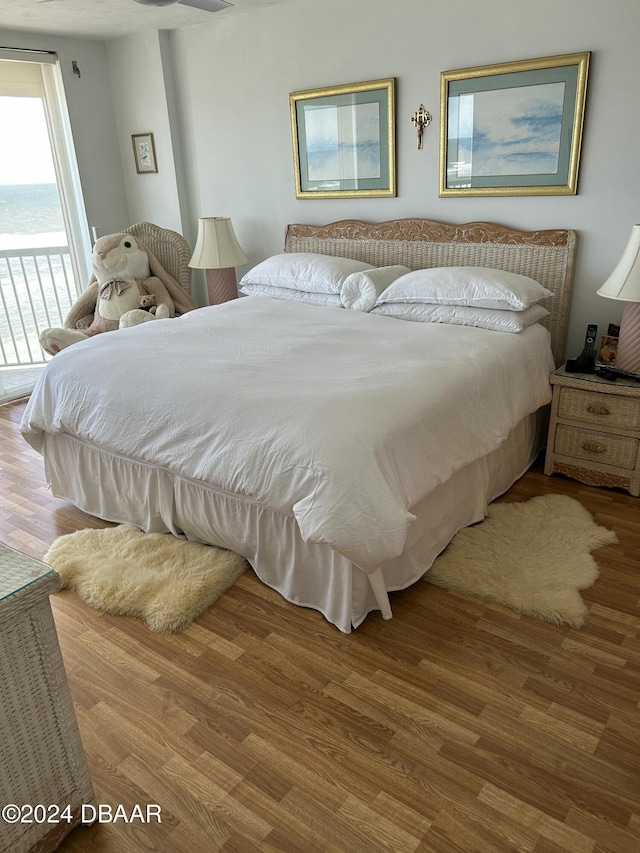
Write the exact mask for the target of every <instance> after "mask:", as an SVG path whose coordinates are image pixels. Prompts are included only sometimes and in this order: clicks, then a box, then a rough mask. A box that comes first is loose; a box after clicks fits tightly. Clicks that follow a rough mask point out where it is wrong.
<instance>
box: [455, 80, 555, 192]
mask: <svg viewBox="0 0 640 853" xmlns="http://www.w3.org/2000/svg"><path fill="white" fill-rule="evenodd" d="M564 97H565V83H563V82H558V83H545V84H539V85H532V86H520V87H515V88H508V89H492V90H488V91H481V92H473V93H470V94H465V95H459V96H458V97H457V98H455V99H451V100H452V101H453V100H455V101H456V103H455V104H452V103H451V102H450V105H449V140H450V144H451V143H453V146H454V148H457V153H456V156H455V158H454V161H455V162H454V163H453V166H454V170H453V174H452V175H451V176H450V177H451V178H453V179H456V178H464V177H469V176H470V175H473V176H474V177H488V176H491V177H493V176H496V177H504V176H510V175H513V176H516V175H555V174H557V172H558V165H559V157H560V138H561V131H562V114H563V106H564Z"/></svg>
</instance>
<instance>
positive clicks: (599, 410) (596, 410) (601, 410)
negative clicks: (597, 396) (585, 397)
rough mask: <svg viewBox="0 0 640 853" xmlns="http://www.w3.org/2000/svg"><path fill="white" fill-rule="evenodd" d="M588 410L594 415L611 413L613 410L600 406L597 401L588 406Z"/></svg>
mask: <svg viewBox="0 0 640 853" xmlns="http://www.w3.org/2000/svg"><path fill="white" fill-rule="evenodd" d="M587 411H588V412H590V413H591V414H592V415H610V414H611V412H610V411H609V409H607V407H606V406H599V405H598V404H597V403H591V405H590V406H587Z"/></svg>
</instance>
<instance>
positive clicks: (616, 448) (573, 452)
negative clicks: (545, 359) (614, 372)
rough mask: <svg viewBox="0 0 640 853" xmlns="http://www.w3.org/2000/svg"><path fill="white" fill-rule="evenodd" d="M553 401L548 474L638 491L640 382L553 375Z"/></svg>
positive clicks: (585, 375) (545, 471) (562, 369)
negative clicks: (562, 475) (563, 475)
mask: <svg viewBox="0 0 640 853" xmlns="http://www.w3.org/2000/svg"><path fill="white" fill-rule="evenodd" d="M551 384H552V385H553V402H552V404H551V419H550V422H549V438H548V441H547V454H546V459H545V465H544V473H545V474H553V473H556V472H557V473H559V474H565V475H566V476H567V477H572V478H573V479H574V480H579V481H580V482H581V483H587V485H590V486H617V487H618V488H621V489H626V490H627V491H628V492H630V493H631V494H632V495H634V496H635V497H638V496H639V495H640V382H635V381H633V380H630V379H622V378H620V379H617V380H615V381H609V380H607V379H603V378H602V377H600V376H597V375H595V374H585V373H566V371H565V369H564V367H561V368H560V369H559V370H557V371H556V372H555V373H554V374H553V376H552V377H551Z"/></svg>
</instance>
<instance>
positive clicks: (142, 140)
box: [131, 133, 158, 175]
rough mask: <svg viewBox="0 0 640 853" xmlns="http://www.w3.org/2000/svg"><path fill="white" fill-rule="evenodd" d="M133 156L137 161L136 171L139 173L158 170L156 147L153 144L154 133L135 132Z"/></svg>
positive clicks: (133, 135) (132, 138)
mask: <svg viewBox="0 0 640 853" xmlns="http://www.w3.org/2000/svg"><path fill="white" fill-rule="evenodd" d="M131 142H132V143H133V158H134V160H135V161H136V172H137V173H138V174H139V175H142V174H145V173H147V172H157V171H158V165H157V163H156V147H155V145H154V144H153V133H133V134H132V135H131Z"/></svg>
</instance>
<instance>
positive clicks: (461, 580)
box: [425, 495, 618, 628]
mask: <svg viewBox="0 0 640 853" xmlns="http://www.w3.org/2000/svg"><path fill="white" fill-rule="evenodd" d="M617 541H618V538H617V536H616V534H615V533H614V532H613V531H612V530H608V529H607V528H606V527H600V526H599V525H597V524H596V523H595V522H594V520H593V518H592V517H591V515H590V514H589V512H588V511H587V510H586V509H585V508H584V507H583V506H582V504H581V503H580V502H579V501H577V500H574V499H573V498H570V497H568V496H567V495H542V496H540V497H536V498H532V499H531V500H529V501H525V502H523V503H497V504H492V505H491V506H490V507H489V511H488V513H487V517H486V518H485V520H484V521H482V522H480V523H479V524H476V525H474V526H473V527H467V528H464V529H463V530H461V531H460V532H459V533H457V534H456V536H455V537H454V538H453V540H452V541H451V543H450V544H449V546H448V547H447V548H446V549H445V551H443V552H442V554H441V555H440V556H439V557H438V558H437V560H436V561H435V563H434V564H433V566H432V567H431V568H430V569H429V571H428V572H427V574H426V575H425V579H426V580H428V581H430V582H431V583H434V584H437V585H438V586H443V587H446V588H447V589H452V590H456V591H457V592H462V593H465V594H468V595H475V596H478V597H479V598H485V599H488V600H490V601H495V602H497V603H499V604H503V605H505V606H506V607H510V608H512V609H513V610H515V611H517V612H519V613H524V614H527V615H529V616H537V617H539V618H540V619H546V620H547V621H549V622H555V623H556V624H558V625H562V624H567V625H571V626H572V627H574V628H580V627H581V626H582V625H584V622H585V619H586V616H587V613H588V611H587V607H586V605H585V603H584V601H583V600H582V597H581V595H580V590H581V589H587V588H588V587H590V586H592V585H593V583H594V582H595V580H596V578H597V577H598V566H597V564H596V561H595V560H594V559H593V557H592V556H591V551H593V550H595V549H596V548H600V547H602V546H603V545H611V544H615V543H616V542H617Z"/></svg>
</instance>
